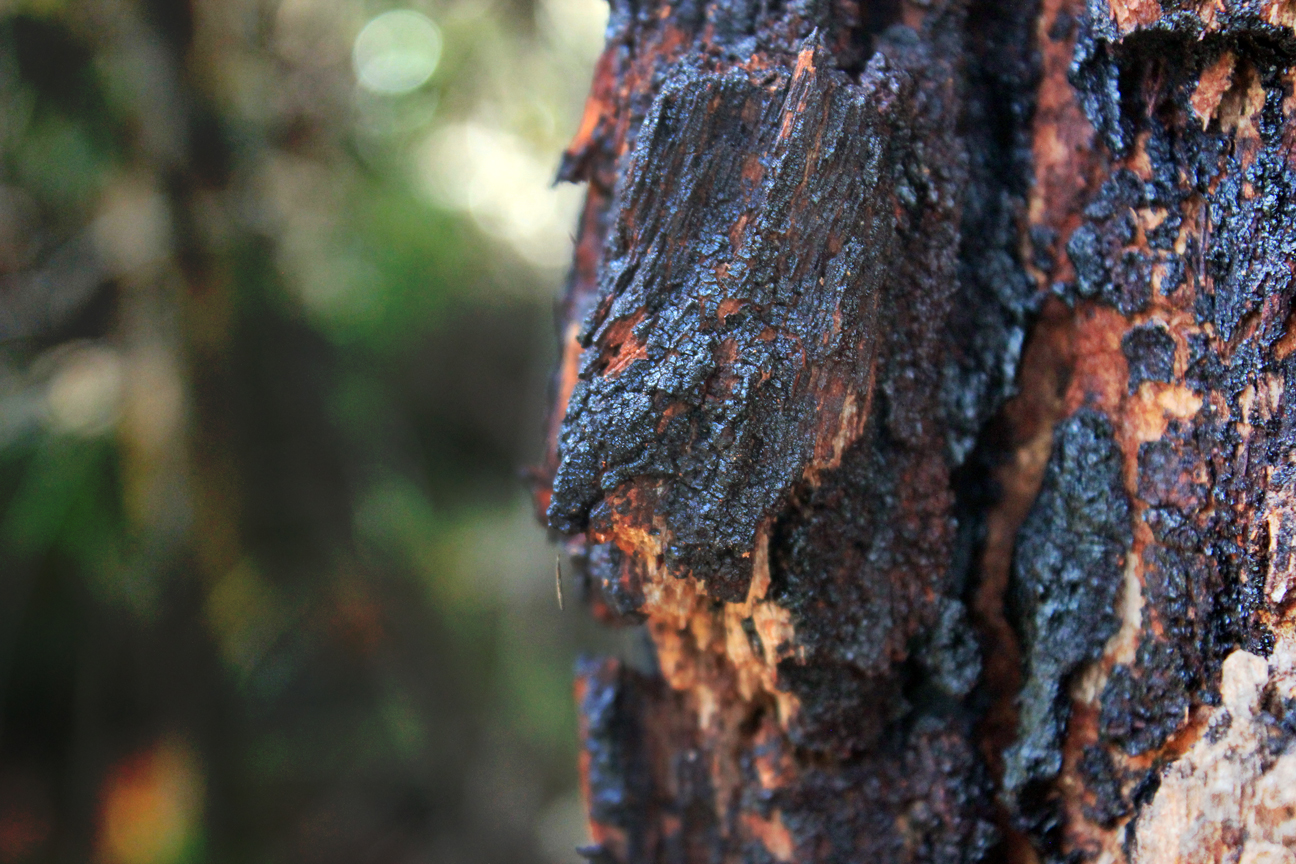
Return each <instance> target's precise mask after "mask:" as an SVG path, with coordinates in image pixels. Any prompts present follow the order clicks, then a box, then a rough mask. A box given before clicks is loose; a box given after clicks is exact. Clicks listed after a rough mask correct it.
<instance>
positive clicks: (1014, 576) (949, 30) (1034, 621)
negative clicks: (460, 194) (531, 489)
mask: <svg viewBox="0 0 1296 864" xmlns="http://www.w3.org/2000/svg"><path fill="white" fill-rule="evenodd" d="M1294 23H1296V7H1289V5H1288V4H1286V3H1274V2H1270V3H1250V4H1247V3H1244V2H1237V3H1229V4H1220V3H1218V2H1207V3H1205V4H1203V5H1202V6H1201V8H1193V7H1191V4H1174V8H1173V9H1171V8H1170V4H1166V8H1165V9H1163V8H1162V7H1161V5H1159V4H1158V3H1157V2H1156V0H1142V2H1136V3H1121V2H1119V0H1113V2H1112V3H1111V5H1110V6H1109V5H1107V4H1106V3H1104V2H1103V0H1092V2H1089V3H1087V4H1084V3H1080V2H1072V0H1042V2H1041V3H1038V4H1036V3H1034V2H1011V3H989V2H986V3H977V2H964V3H959V2H947V3H943V2H922V3H917V2H915V3H899V4H895V5H890V4H881V3H873V4H869V3H861V4H855V3H846V2H839V3H829V2H820V3H815V2H809V0H806V2H800V3H788V4H786V5H785V4H742V3H737V2H724V0H717V2H712V3H710V4H706V5H702V4H693V3H667V2H657V3H648V2H644V3H629V2H614V3H613V11H612V18H611V23H610V25H609V32H608V48H607V51H606V53H605V54H604V57H603V60H602V61H601V63H600V65H599V68H598V71H597V73H596V77H595V80H594V83H593V87H592V92H591V96H590V101H589V104H588V106H587V112H586V118H585V122H584V123H583V124H582V128H581V130H580V132H579V133H578V135H577V139H576V141H575V142H574V143H573V145H572V147H571V149H570V150H569V152H568V155H567V159H566V161H565V164H564V167H563V172H564V174H563V176H564V177H565V178H566V179H571V180H587V181H589V184H590V186H589V190H590V191H589V199H588V204H587V208H586V211H585V216H584V218H583V221H582V225H581V232H580V236H579V245H578V250H577V256H576V265H575V268H574V271H573V276H572V281H571V283H570V286H569V290H568V293H567V296H566V298H565V301H564V304H563V306H562V308H561V333H562V338H563V344H564V354H563V363H562V367H561V369H560V370H559V374H558V376H557V378H556V387H555V390H556V396H557V401H556V408H555V411H554V415H553V417H554V419H553V425H552V427H551V430H550V435H551V461H550V463H549V465H548V477H549V478H550V480H551V482H550V483H549V484H548V485H546V486H545V487H544V488H542V489H541V490H540V492H539V494H538V499H539V500H538V503H539V505H540V506H541V508H542V509H543V510H544V512H545V514H546V518H547V520H548V522H549V524H550V525H551V526H552V527H553V528H555V529H557V530H559V531H561V532H563V533H565V534H567V535H570V537H571V539H570V540H569V541H568V550H569V551H570V552H571V553H572V555H573V558H574V559H575V560H576V561H577V562H578V563H580V564H581V565H582V580H583V584H584V586H585V588H586V591H587V594H588V599H589V601H590V603H591V605H592V607H593V609H594V611H595V613H596V614H597V615H599V616H600V617H602V618H604V619H605V620H607V621H608V622H609V623H617V622H627V621H643V622H645V624H646V627H647V629H648V631H649V633H650V634H651V636H652V640H653V643H654V645H655V647H656V656H657V661H658V669H657V670H655V671H653V672H652V673H647V672H642V671H634V670H630V669H627V668H624V667H622V666H621V665H620V664H619V663H617V662H616V661H611V660H608V661H589V662H588V663H587V664H585V665H584V666H583V667H582V668H581V669H580V670H578V672H579V674H578V686H577V694H578V701H579V703H580V709H581V716H582V718H583V719H582V727H581V735H582V741H583V756H582V772H583V777H584V779H585V786H586V796H587V800H588V803H589V806H590V814H591V820H592V825H593V832H594V837H595V840H596V844H595V845H594V846H593V847H591V848H589V849H587V850H585V854H586V856H587V857H589V858H590V859H591V860H595V861H603V862H626V864H631V862H658V861H660V862H702V861H708V862H710V861H743V862H748V861H750V862H765V861H887V862H890V861H906V862H908V861H914V862H918V861H924V862H925V861H933V862H935V861H940V862H955V861H983V860H985V861H1081V860H1105V861H1180V860H1181V861H1194V862H1196V861H1202V862H1205V861H1224V860H1230V861H1233V860H1239V856H1241V860H1244V861H1255V862H1258V861H1269V860H1273V861H1291V860H1296V821H1294V820H1296V748H1291V747H1290V744H1291V742H1292V740H1293V739H1294V738H1296V713H1294V712H1293V706H1296V634H1294V633H1293V629H1292V627H1293V616H1292V613H1291V608H1292V601H1293V599H1296V592H1294V591H1292V588H1293V587H1296V561H1294V559H1293V550H1292V542H1293V541H1292V535H1293V526H1294V525H1296V512H1293V509H1292V508H1293V500H1294V498H1293V496H1294V495H1296V486H1294V485H1293V484H1296V455H1294V454H1296V412H1294V411H1293V410H1292V408H1291V407H1290V406H1291V404H1292V402H1291V398H1290V397H1285V396H1284V393H1285V392H1286V389H1287V388H1286V385H1287V379H1288V376H1289V375H1291V374H1296V366H1293V365H1292V364H1293V363H1296V360H1292V359H1289V358H1290V356H1291V355H1292V354H1294V353H1296V334H1289V324H1290V320H1289V316H1290V315H1291V314H1292V310H1291V308H1290V305H1291V296H1292V261H1293V253H1294V252H1296V248H1293V246H1296V235H1294V234H1293V230H1292V221H1293V220H1292V217H1293V216H1294V215H1296V213H1293V212H1292V211H1293V210H1296V198H1293V192H1296V187H1294V186H1293V174H1292V170H1293V169H1292V165H1291V148H1292V143H1293V141H1292V133H1293V129H1296V126H1294V125H1293V119H1292V117H1291V111H1292V110H1294V109H1296V103H1293V102H1292V100H1293V80H1292V71H1291V66H1292V63H1293V62H1294V61H1296V53H1294V52H1296V32H1293V30H1292V26H1293V24H1294ZM1289 751H1291V752H1289ZM1221 784H1223V785H1221ZM1221 788H1227V789H1229V790H1232V792H1233V793H1235V794H1230V795H1221V793H1220V792H1219V790H1220V789H1221ZM1266 856H1268V857H1266ZM1284 856H1286V857H1284Z"/></svg>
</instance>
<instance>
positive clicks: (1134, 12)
mask: <svg viewBox="0 0 1296 864" xmlns="http://www.w3.org/2000/svg"><path fill="white" fill-rule="evenodd" d="M1111 11H1112V14H1113V15H1115V16H1116V26H1117V27H1119V28H1120V29H1121V33H1122V34H1125V33H1130V32H1131V31H1133V30H1136V29H1138V28H1139V27H1148V26H1150V25H1152V24H1155V23H1156V22H1157V19H1159V18H1160V17H1161V4H1160V3H1159V2H1157V0H1112V3H1111Z"/></svg>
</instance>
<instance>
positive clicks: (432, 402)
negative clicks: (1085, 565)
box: [0, 0, 605, 864]
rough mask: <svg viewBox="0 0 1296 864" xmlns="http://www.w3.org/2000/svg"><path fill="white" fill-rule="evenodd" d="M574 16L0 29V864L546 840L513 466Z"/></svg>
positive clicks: (550, 669) (556, 255)
mask: <svg viewBox="0 0 1296 864" xmlns="http://www.w3.org/2000/svg"><path fill="white" fill-rule="evenodd" d="M599 5H600V4H598V3H596V2H595V0H589V2H586V0H580V2H576V0H548V2H545V3H543V4H540V5H538V6H535V7H534V8H533V7H532V6H531V5H529V4H526V3H511V4H506V5H504V6H492V5H489V4H480V3H459V4H451V3H443V4H413V5H412V6H411V8H399V9H397V8H394V7H392V6H390V5H389V4H378V3H369V4H366V3H364V2H359V0H343V2H323V0H282V2H274V0H193V2H176V0H67V2H60V0H44V2H36V0H32V2H16V3H8V4H5V5H3V6H0V10H2V11H0V93H2V94H3V95H2V96H0V346H2V347H0V699H3V702H2V704H0V724H2V725H0V862H21V861H52V860H58V861H63V860H66V861H88V860H97V861H103V862H121V864H146V862H151V864H173V862H181V861H186V862H198V861H223V860H231V861H233V860H237V861H311V862H326V861H362V860H375V861H377V860H382V861H424V860H427V861H432V860H435V861H482V860H492V859H493V860H511V861H529V860H545V858H546V856H547V857H548V858H549V859H550V860H562V858H561V855H562V854H563V853H562V851H561V850H562V849H563V848H566V849H567V850H570V848H571V845H572V844H574V843H575V842H577V841H578V840H579V839H580V837H579V835H578V826H579V808H578V806H577V805H576V804H575V803H574V797H573V793H572V787H573V785H574V772H573V769H572V767H571V765H572V763H573V761H574V749H573V743H572V741H571V738H572V735H573V733H572V723H573V721H572V718H571V716H570V713H571V712H570V708H569V706H568V696H567V692H568V685H567V677H566V676H567V675H568V669H569V664H570V656H569V655H570V653H571V651H572V649H573V645H574V644H575V642H574V641H573V640H575V639H578V638H580V637H579V635H577V636H566V635H563V636H560V635H558V631H557V629H556V628H554V627H553V626H552V621H553V620H554V617H555V616H556V611H555V610H553V609H552V604H553V601H552V582H551V581H550V580H551V578H552V576H551V575H549V576H548V577H547V578H546V574H551V569H550V568H551V567H552V562H551V561H549V560H548V559H547V556H546V555H544V554H543V544H542V541H541V538H540V537H539V533H538V531H537V530H536V529H533V528H531V527H530V523H529V520H528V518H527V516H526V513H525V511H524V509H523V508H522V506H521V505H520V504H519V503H518V494H517V493H518V491H519V489H520V482H519V479H518V476H517V468H518V466H520V465H522V464H524V463H525V462H526V461H527V460H528V459H532V458H535V455H536V454H535V453H534V452H533V451H534V449H535V448H533V447H532V446H531V443H530V442H532V441H533V440H534V439H535V438H537V437H538V433H539V429H540V422H541V421H540V410H539V408H538V402H539V399H540V396H541V393H542V392H543V383H542V382H543V376H544V372H545V367H546V365H547V363H548V362H549V361H548V358H547V356H546V355H545V353H544V352H545V351H546V350H547V343H548V328H549V323H548V316H549V300H548V297H549V296H550V293H551V292H552V290H553V287H554V283H555V281H556V278H557V276H558V275H559V273H560V269H561V267H562V266H563V262H564V261H565V259H566V257H567V255H568V254H569V253H568V249H569V246H568V244H567V236H568V234H569V232H570V226H571V224H572V220H573V218H574V210H573V207H574V206H575V204H576V199H574V198H572V197H571V195H572V194H575V190H570V191H563V190H557V191H555V190H552V189H551V188H550V184H551V180H552V166H553V165H554V164H556V158H555V155H556V153H557V152H558V151H559V150H560V149H561V146H562V143H563V141H564V139H565V138H566V137H567V136H569V135H570V134H571V132H572V130H573V129H574V127H575V123H576V119H577V118H576V115H575V113H574V112H575V111H578V110H579V97H580V93H581V92H582V91H583V89H584V87H585V85H586V84H587V82H588V76H589V68H590V65H591V63H592V60H593V57H594V55H595V54H596V53H597V51H598V48H599V42H600V36H601V22H600V15H602V14H605V12H603V10H601V9H600V8H599ZM574 629H575V630H576V631H577V633H579V631H580V630H581V628H580V627H579V626H576V627H575V628H574ZM546 850H549V851H546ZM555 850H556V851H555ZM568 854H569V853H568Z"/></svg>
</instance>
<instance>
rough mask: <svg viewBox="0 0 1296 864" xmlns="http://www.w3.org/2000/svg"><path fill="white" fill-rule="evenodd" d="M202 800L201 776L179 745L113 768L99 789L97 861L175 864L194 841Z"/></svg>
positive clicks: (167, 745) (168, 744) (165, 745)
mask: <svg viewBox="0 0 1296 864" xmlns="http://www.w3.org/2000/svg"><path fill="white" fill-rule="evenodd" d="M202 798H203V779H202V773H201V771H200V769H199V767H198V762H197V759H195V757H194V754H193V752H192V751H191V750H190V749H189V748H188V747H187V746H185V745H183V744H177V743H173V742H163V743H161V744H159V745H157V746H156V747H154V748H153V749H151V750H148V751H146V752H144V753H141V754H138V755H136V756H132V757H129V758H127V759H124V760H122V761H121V762H118V763H117V764H116V765H114V766H113V768H112V769H111V770H110V771H109V772H108V776H107V778H106V779H105V780H104V786H103V822H102V834H101V835H100V855H101V858H102V860H103V861H105V862H108V864H180V862H182V861H184V860H185V859H186V858H187V857H188V853H189V852H190V851H191V850H192V847H193V844H194V842H195V841H196V840H197V835H198V832H199V828H200V820H201V817H202Z"/></svg>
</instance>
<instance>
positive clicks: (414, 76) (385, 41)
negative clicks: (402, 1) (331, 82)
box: [352, 9, 441, 95]
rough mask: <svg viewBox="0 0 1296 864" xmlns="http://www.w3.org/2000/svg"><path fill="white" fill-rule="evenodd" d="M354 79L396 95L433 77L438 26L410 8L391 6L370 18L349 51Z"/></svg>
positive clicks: (438, 51)
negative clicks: (352, 60) (390, 8)
mask: <svg viewBox="0 0 1296 864" xmlns="http://www.w3.org/2000/svg"><path fill="white" fill-rule="evenodd" d="M352 57H353V59H354V61H355V73H356V80H357V81H358V82H359V83H360V86H361V87H363V88H364V89H366V90H369V91H371V92H373V93H386V94H392V95H398V94H401V93H408V92H409V91H411V90H414V89H416V88H418V87H420V86H421V85H422V84H423V83H424V82H426V81H427V80H428V79H429V78H431V77H432V73H433V72H435V71H436V67H437V62H438V61H439V60H440V59H441V30H440V29H439V28H438V27H437V25H436V24H435V23H433V21H432V19H430V18H428V17H427V16H426V15H423V14H421V13H419V12H415V11H414V10H412V9H393V10H392V11H390V12H384V13H382V14H381V15H379V16H377V17H375V18H374V19H372V20H371V21H370V22H369V23H368V24H366V25H365V26H364V29H363V30H361V31H360V35H359V36H357V37H356V40H355V48H354V50H353V52H352Z"/></svg>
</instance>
